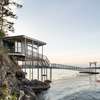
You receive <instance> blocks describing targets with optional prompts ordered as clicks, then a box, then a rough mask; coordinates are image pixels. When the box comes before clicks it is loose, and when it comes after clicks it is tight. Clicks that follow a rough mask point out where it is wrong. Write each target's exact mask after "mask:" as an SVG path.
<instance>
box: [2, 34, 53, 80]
mask: <svg viewBox="0 0 100 100" xmlns="http://www.w3.org/2000/svg"><path fill="white" fill-rule="evenodd" d="M44 45H46V43H45V42H42V41H39V40H36V39H33V38H30V37H27V36H24V35H20V36H7V37H4V38H3V46H4V47H5V48H6V49H7V50H8V54H9V56H12V57H14V59H15V60H16V62H18V64H19V65H20V66H21V68H22V69H23V71H25V72H27V69H29V70H30V73H29V76H30V78H31V79H34V69H37V79H38V80H41V81H44V80H51V78H52V75H51V68H50V67H49V65H50V62H49V60H48V58H47V57H46V56H44V54H43V46H44ZM49 69H50V70H49Z"/></svg>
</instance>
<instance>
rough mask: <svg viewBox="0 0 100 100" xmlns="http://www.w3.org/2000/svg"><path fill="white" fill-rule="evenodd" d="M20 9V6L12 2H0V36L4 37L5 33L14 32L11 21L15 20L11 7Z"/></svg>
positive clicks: (10, 0)
mask: <svg viewBox="0 0 100 100" xmlns="http://www.w3.org/2000/svg"><path fill="white" fill-rule="evenodd" d="M14 6H15V7H17V8H21V7H22V5H20V4H18V3H16V2H14V1H13V0H0V35H1V36H3V35H5V33H6V32H8V31H12V32H14V27H13V25H14V22H13V21H12V19H17V16H16V14H15V13H14V11H13V7H14Z"/></svg>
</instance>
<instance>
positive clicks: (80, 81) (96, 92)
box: [39, 70, 100, 100]
mask: <svg viewBox="0 0 100 100" xmlns="http://www.w3.org/2000/svg"><path fill="white" fill-rule="evenodd" d="M96 80H100V75H96V76H95V75H88V74H79V73H78V72H75V71H69V70H53V82H52V84H51V88H50V89H49V90H48V91H47V92H46V94H44V98H42V96H40V99H39V100H100V83H99V82H97V81H96Z"/></svg>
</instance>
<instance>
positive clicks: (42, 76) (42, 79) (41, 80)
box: [41, 46, 44, 81]
mask: <svg viewBox="0 0 100 100" xmlns="http://www.w3.org/2000/svg"><path fill="white" fill-rule="evenodd" d="M42 60H43V46H42ZM43 67H44V66H43V61H42V66H41V81H43Z"/></svg>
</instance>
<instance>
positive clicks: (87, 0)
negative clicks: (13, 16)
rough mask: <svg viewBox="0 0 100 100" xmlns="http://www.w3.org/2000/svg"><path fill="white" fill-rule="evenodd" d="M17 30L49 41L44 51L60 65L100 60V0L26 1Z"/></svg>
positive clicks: (20, 13) (23, 2)
mask: <svg viewBox="0 0 100 100" xmlns="http://www.w3.org/2000/svg"><path fill="white" fill-rule="evenodd" d="M22 4H23V8H22V9H18V10H17V15H18V19H17V20H16V23H15V33H13V34H11V35H27V36H29V37H32V38H36V39H38V40H42V41H44V42H46V43H47V45H46V46H45V47H44V49H45V52H44V54H45V55H47V56H48V58H49V60H50V62H52V63H59V64H88V62H90V61H97V62H98V63H100V0H23V1H22Z"/></svg>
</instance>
